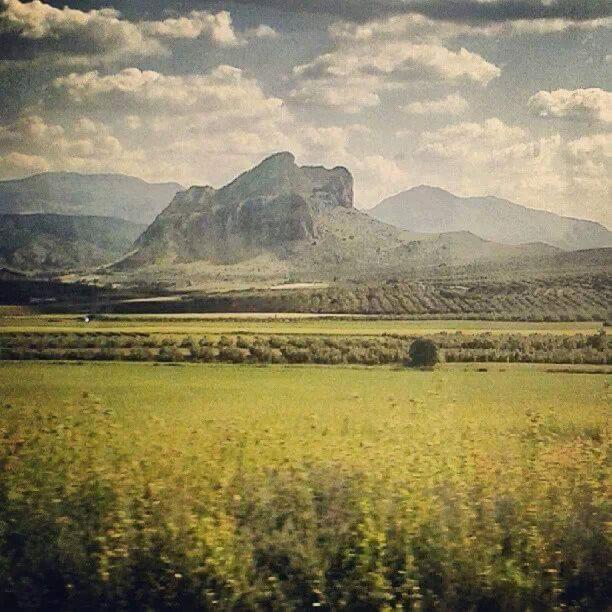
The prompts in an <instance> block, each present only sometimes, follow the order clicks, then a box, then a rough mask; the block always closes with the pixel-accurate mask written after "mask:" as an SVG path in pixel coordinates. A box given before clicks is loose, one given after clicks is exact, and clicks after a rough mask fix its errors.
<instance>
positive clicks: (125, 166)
mask: <svg viewBox="0 0 612 612" xmlns="http://www.w3.org/2000/svg"><path fill="white" fill-rule="evenodd" d="M2 134H10V138H2ZM142 158H143V153H142V151H140V150H138V149H130V148H128V147H125V146H124V145H123V144H122V143H121V142H120V141H119V139H118V138H117V137H115V136H114V135H113V134H112V132H111V130H110V129H109V128H108V126H106V125H105V124H103V123H100V122H98V121H94V120H92V119H90V118H88V117H79V118H78V119H76V120H75V121H73V122H70V125H69V126H67V127H65V126H63V125H60V124H58V123H53V122H50V121H47V120H45V119H44V118H43V117H41V116H39V115H36V114H25V115H22V116H21V117H19V118H18V119H17V120H16V121H14V122H13V123H12V124H10V125H8V126H7V125H4V126H0V176H2V177H9V178H12V177H14V176H21V175H24V174H28V173H32V172H39V171H43V170H80V171H86V172H87V171H98V172H99V171H107V170H108V171H110V170H116V171H129V169H133V168H134V167H136V164H137V162H138V160H141V159H142Z"/></svg>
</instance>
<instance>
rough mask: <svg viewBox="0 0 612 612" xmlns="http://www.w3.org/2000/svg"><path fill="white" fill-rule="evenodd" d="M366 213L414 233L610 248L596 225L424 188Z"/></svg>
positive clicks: (611, 239) (609, 235)
mask: <svg viewBox="0 0 612 612" xmlns="http://www.w3.org/2000/svg"><path fill="white" fill-rule="evenodd" d="M368 213H369V214H370V215H371V216H372V217H374V218H375V219H378V220H379V221H384V222H385V223H390V224H391V225H395V226H396V227H399V228H402V229H406V230H412V231H415V232H433V233H437V232H458V231H469V232H472V233H473V234H476V235H478V236H480V237H481V238H485V239H486V240H493V241H495V242H501V243H504V244H516V245H518V244H525V243H529V242H544V243H547V244H550V245H552V246H556V247H559V248H561V249H566V250H577V249H592V248H599V247H610V246H612V232H610V231H609V230H608V229H606V228H605V227H604V226H603V225H600V224H599V223H595V222H594V221H584V220H582V219H572V218H569V217H562V216H560V215H556V214H554V213H551V212H547V211H544V210H535V209H533V208H526V207H525V206H520V205H519V204H514V203H513V202H510V201H508V200H502V199H500V198H495V197H492V196H488V197H483V198H461V197H458V196H456V195H453V194H452V193H449V192H448V191H444V190H443V189H439V188H438V187H428V186H426V185H421V186H420V187H415V188H413V189H410V190H408V191H404V192H402V193H398V194H397V195H395V196H393V197H390V198H387V199H385V200H383V201H382V202H381V203H380V204H378V205H377V206H375V207H374V208H373V209H371V210H370V211H368Z"/></svg>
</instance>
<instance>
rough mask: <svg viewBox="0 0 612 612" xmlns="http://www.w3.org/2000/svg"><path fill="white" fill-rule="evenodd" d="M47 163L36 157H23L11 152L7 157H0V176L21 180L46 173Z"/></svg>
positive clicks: (48, 167)
mask: <svg viewBox="0 0 612 612" xmlns="http://www.w3.org/2000/svg"><path fill="white" fill-rule="evenodd" d="M49 169H50V166H49V163H48V162H47V160H46V159H44V158H43V157H39V156H38V155H25V154H23V153H17V152H16V151H13V152H11V153H8V154H7V155H0V176H6V177H11V178H13V177H15V178H21V177H25V176H30V175H31V174H37V173H39V172H47V171H48V170H49Z"/></svg>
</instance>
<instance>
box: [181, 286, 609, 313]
mask: <svg viewBox="0 0 612 612" xmlns="http://www.w3.org/2000/svg"><path fill="white" fill-rule="evenodd" d="M611 299H612V288H611V286H610V283H609V281H608V280H607V279H603V280H602V279H600V278H592V279H591V278H587V279H565V280H564V282H563V283H562V282H561V281H550V280H548V281H547V280H542V279H536V280H530V281H523V282H505V283H504V282H494V283H493V282H490V283H485V282H474V281H471V282H467V283H466V284H465V285H461V286H458V285H456V284H451V283H450V282H449V283H440V282H407V281H397V280H392V281H387V282H384V283H377V284H366V283H361V284H344V285H332V286H330V287H327V288H323V289H316V290H302V291H295V290H291V291H289V290H287V291H277V290H275V291H266V290H259V291H249V292H243V293H238V294H236V293H232V294H227V295H223V294H221V295H215V296H206V297H201V298H197V300H196V301H195V302H194V304H193V306H194V308H195V309H196V310H201V311H209V312H213V311H217V312H247V311H251V312H313V313H318V312H326V313H343V314H350V313H366V314H389V315H393V314H395V315H400V314H401V315H404V316H406V315H408V316H418V317H419V318H422V317H433V318H435V317H447V318H448V317H453V318H459V319H491V320H511V321H589V320H606V319H607V318H608V309H609V304H610V302H611Z"/></svg>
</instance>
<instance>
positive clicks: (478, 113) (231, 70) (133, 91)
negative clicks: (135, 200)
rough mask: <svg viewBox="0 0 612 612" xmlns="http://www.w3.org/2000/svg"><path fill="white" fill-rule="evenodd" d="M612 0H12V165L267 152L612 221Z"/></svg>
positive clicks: (8, 160)
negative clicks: (279, 152)
mask: <svg viewBox="0 0 612 612" xmlns="http://www.w3.org/2000/svg"><path fill="white" fill-rule="evenodd" d="M611 15H612V3H611V2H610V0H312V1H307V0H303V1H300V0H259V1H257V0H240V1H234V2H213V1H210V2H209V1H206V0H202V1H195V0H167V1H164V0H148V1H147V2H138V1H131V2H127V1H125V0H105V1H102V2H98V1H93V0H90V1H82V2H77V1H74V0H62V1H61V2H55V1H52V2H41V1H39V0H33V1H31V2H22V1H20V0H0V179H9V178H18V177H23V176H28V175H30V174H34V173H38V172H44V171H74V172H83V173H89V172H96V173H97V172H120V173H125V174H130V175H133V176H138V177H141V178H144V179H146V180H149V181H178V182H180V183H182V184H183V185H185V186H190V185H194V184H196V185H206V184H210V185H213V186H214V187H220V186H221V185H223V184H225V183H226V182H228V181H229V180H231V179H232V178H233V177H234V176H236V175H237V174H239V173H240V172H243V171H244V170H246V169H248V168H249V167H251V166H253V165H254V164H256V163H257V162H259V161H260V160H261V159H263V158H264V157H266V156H267V155H269V154H272V153H274V152H277V151H285V150H286V151H291V152H293V153H294V154H295V156H296V158H297V162H298V163H299V164H316V165H319V164H322V165H325V166H327V167H332V166H337V165H343V166H346V167H347V168H348V169H349V170H350V171H351V173H352V174H353V176H354V179H355V203H356V205H357V206H358V207H360V208H369V207H371V206H374V205H375V204H377V203H378V202H379V201H380V200H381V199H383V198H384V197H387V196H390V195H393V194H395V193H398V192H400V191H403V190H405V189H409V188H411V187H414V186H416V185H419V184H428V185H435V186H439V187H442V188H444V189H448V190H449V191H451V192H453V193H455V194H457V195H461V196H483V195H494V196H497V197H501V198H507V199H510V200H512V201H514V202H517V203H520V204H524V205H526V206H531V207H534V208H542V209H546V210H550V211H553V212H556V213H559V214H563V215H568V216H573V217H580V218H587V219H593V220H595V221H599V222H602V223H604V224H605V225H607V226H608V227H612V197H611V195H612V194H611V190H610V184H611V177H612V164H611V161H610V158H611V156H612V131H611V130H612V93H611V76H610V75H611V68H612V49H611V47H612V45H611V44H610V43H611V41H612V37H611V28H612V17H611Z"/></svg>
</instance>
